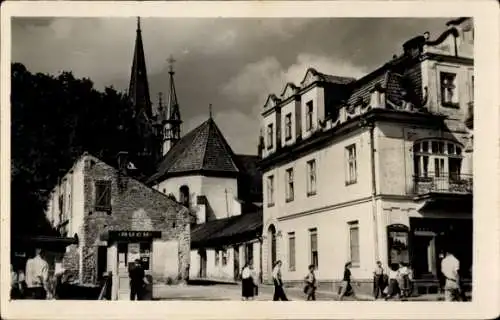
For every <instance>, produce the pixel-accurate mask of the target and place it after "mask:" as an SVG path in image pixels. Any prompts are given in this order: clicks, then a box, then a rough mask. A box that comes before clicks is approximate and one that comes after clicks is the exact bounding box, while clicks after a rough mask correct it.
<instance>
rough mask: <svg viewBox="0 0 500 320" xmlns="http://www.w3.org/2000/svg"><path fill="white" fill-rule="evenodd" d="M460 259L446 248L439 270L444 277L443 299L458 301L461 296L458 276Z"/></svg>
mask: <svg viewBox="0 0 500 320" xmlns="http://www.w3.org/2000/svg"><path fill="white" fill-rule="evenodd" d="M459 269H460V261H458V259H457V258H455V256H454V255H453V253H452V252H451V250H449V249H448V250H446V254H445V257H444V259H443V260H442V261H441V272H442V273H443V275H444V277H445V283H444V300H445V301H459V298H460V296H461V289H460V276H459V274H458V270H459Z"/></svg>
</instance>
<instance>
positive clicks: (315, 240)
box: [309, 229, 319, 269]
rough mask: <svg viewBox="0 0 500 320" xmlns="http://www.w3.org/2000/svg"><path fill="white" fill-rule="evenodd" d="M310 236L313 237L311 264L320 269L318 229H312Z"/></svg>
mask: <svg viewBox="0 0 500 320" xmlns="http://www.w3.org/2000/svg"><path fill="white" fill-rule="evenodd" d="M309 236H310V239H311V264H312V265H313V266H314V267H315V268H316V269H318V265H319V258H318V230H317V229H310V230H309Z"/></svg>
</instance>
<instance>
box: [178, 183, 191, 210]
mask: <svg viewBox="0 0 500 320" xmlns="http://www.w3.org/2000/svg"><path fill="white" fill-rule="evenodd" d="M179 202H180V203H181V204H182V205H184V206H186V207H188V208H189V203H190V201H189V187H188V186H186V185H183V186H181V187H180V188H179Z"/></svg>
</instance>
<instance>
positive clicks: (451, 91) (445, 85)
mask: <svg viewBox="0 0 500 320" xmlns="http://www.w3.org/2000/svg"><path fill="white" fill-rule="evenodd" d="M440 82H441V105H443V106H445V107H456V108H458V92H457V91H458V90H457V89H458V86H457V75H456V74H455V73H451V72H441V73H440Z"/></svg>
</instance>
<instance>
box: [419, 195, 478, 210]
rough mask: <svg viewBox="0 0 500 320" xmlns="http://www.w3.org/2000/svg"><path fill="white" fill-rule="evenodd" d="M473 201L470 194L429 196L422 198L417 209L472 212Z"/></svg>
mask: <svg viewBox="0 0 500 320" xmlns="http://www.w3.org/2000/svg"><path fill="white" fill-rule="evenodd" d="M472 209H473V201H472V195H470V196H463V195H461V196H460V197H440V196H435V197H429V198H428V199H426V200H423V203H422V205H421V207H420V208H419V211H421V212H426V211H427V212H429V211H440V212H450V213H453V212H465V213H467V212H470V213H472Z"/></svg>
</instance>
